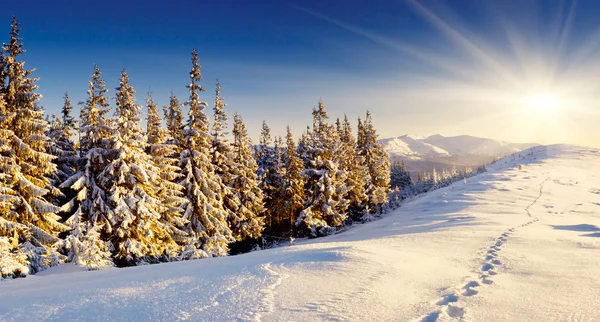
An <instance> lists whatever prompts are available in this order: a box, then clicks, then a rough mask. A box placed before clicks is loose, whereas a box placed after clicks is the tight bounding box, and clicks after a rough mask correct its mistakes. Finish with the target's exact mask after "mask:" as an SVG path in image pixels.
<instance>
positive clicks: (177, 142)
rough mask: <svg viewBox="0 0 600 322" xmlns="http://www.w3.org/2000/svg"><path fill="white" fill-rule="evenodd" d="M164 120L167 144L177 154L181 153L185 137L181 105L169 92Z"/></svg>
mask: <svg viewBox="0 0 600 322" xmlns="http://www.w3.org/2000/svg"><path fill="white" fill-rule="evenodd" d="M163 109H164V112H165V120H166V125H167V131H168V135H169V143H171V144H173V145H174V146H175V148H176V151H177V153H178V154H179V153H181V150H182V147H183V143H184V140H185V136H184V134H183V127H184V124H183V115H182V113H181V104H179V100H178V99H177V97H176V96H175V95H174V94H173V92H171V97H170V98H169V105H167V106H164V108H163Z"/></svg>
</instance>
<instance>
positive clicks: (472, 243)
mask: <svg viewBox="0 0 600 322" xmlns="http://www.w3.org/2000/svg"><path fill="white" fill-rule="evenodd" d="M530 152H532V153H530ZM521 155H522V156H523V157H522V158H519V156H518V155H517V156H516V157H508V158H507V159H504V160H501V161H500V162H498V163H496V164H494V165H493V166H491V167H490V168H489V169H488V170H489V171H488V172H487V173H485V174H482V175H479V176H476V177H473V178H471V179H469V180H468V182H467V183H466V184H465V183H463V182H457V183H455V184H453V185H452V186H450V187H447V188H444V189H440V190H437V191H434V192H431V193H429V194H427V195H425V196H423V197H421V198H418V199H416V200H414V201H411V202H408V203H406V204H404V205H403V206H402V207H401V208H400V209H398V210H396V211H395V212H393V213H390V214H388V215H386V216H384V218H383V219H381V220H378V221H375V222H372V223H369V224H365V225H360V226H357V227H355V228H353V229H351V230H349V231H347V232H345V233H342V234H338V235H335V236H330V237H327V238H320V239H315V240H309V241H300V242H299V243H296V244H295V245H293V246H291V247H282V248H277V249H271V250H266V251H259V252H254V253H249V254H245V255H240V256H231V257H224V258H214V259H208V260H196V261H187V262H180V263H170V264H160V265H152V266H143V267H132V268H124V269H116V268H115V269H108V270H103V271H95V272H81V271H79V270H78V269H77V267H75V266H73V265H70V264H69V265H63V266H61V267H57V268H52V269H50V270H48V271H45V272H42V273H40V274H38V275H35V276H30V277H27V278H25V279H17V280H12V281H2V282H0V320H2V321H37V320H106V321H130V320H167V321H172V320H205V321H228V320H265V321H314V320H340V321H411V320H417V321H420V320H424V321H436V320H437V321H445V320H455V319H456V320H469V321H593V320H596V321H598V320H599V319H600V312H599V311H598V310H599V309H600V153H599V152H598V151H597V150H595V149H588V148H579V147H571V146H551V147H537V148H533V150H529V151H526V152H523V153H521ZM519 164H521V165H522V167H521V169H519V167H518V165H519Z"/></svg>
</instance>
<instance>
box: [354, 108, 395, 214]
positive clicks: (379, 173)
mask: <svg viewBox="0 0 600 322" xmlns="http://www.w3.org/2000/svg"><path fill="white" fill-rule="evenodd" d="M357 141H358V153H359V155H360V156H361V157H362V160H363V162H364V164H365V166H366V167H367V171H368V172H369V179H370V180H369V181H368V182H367V186H366V192H367V196H369V200H368V203H367V206H368V209H369V210H370V211H371V213H380V212H381V211H382V210H383V208H382V207H383V205H384V204H385V203H387V195H388V192H389V183H390V161H389V156H388V154H387V153H386V152H385V150H384V148H383V147H382V146H381V145H380V144H379V143H378V142H377V132H376V131H375V128H374V127H373V123H372V121H371V113H370V112H368V111H367V115H366V118H365V121H364V122H361V121H360V119H359V128H358V140H357Z"/></svg>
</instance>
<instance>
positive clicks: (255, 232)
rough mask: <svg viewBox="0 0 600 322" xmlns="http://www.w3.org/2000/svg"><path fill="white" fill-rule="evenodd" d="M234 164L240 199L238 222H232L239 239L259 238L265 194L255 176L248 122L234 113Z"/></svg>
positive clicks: (236, 189)
mask: <svg viewBox="0 0 600 322" xmlns="http://www.w3.org/2000/svg"><path fill="white" fill-rule="evenodd" d="M232 156H233V159H232V161H233V163H234V164H235V167H233V168H232V181H231V185H230V186H231V188H232V189H233V191H234V193H235V194H236V196H237V198H238V200H239V203H240V204H239V208H238V211H237V213H236V221H233V222H230V227H231V230H232V231H233V236H234V237H235V238H236V240H238V241H246V240H247V239H256V238H259V237H260V236H261V235H262V231H263V229H264V212H265V208H264V204H263V194H262V190H261V189H260V187H259V181H258V178H257V175H256V171H257V169H258V165H257V164H256V160H255V159H254V155H253V151H252V142H251V141H250V138H249V137H248V131H247V130H246V125H245V124H244V121H243V120H242V117H241V116H240V115H238V114H234V116H233V151H232Z"/></svg>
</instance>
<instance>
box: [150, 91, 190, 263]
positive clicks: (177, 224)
mask: <svg viewBox="0 0 600 322" xmlns="http://www.w3.org/2000/svg"><path fill="white" fill-rule="evenodd" d="M146 107H147V109H148V118H147V122H146V126H147V128H146V133H147V143H148V144H147V148H146V149H147V151H148V154H149V156H150V158H151V160H152V163H153V164H154V166H156V167H157V168H158V169H157V170H158V177H157V178H156V180H157V181H158V186H157V187H156V188H157V190H156V198H157V199H158V200H159V201H160V207H159V209H158V211H159V213H160V214H161V218H160V219H159V220H160V222H161V224H162V225H164V226H163V227H164V229H165V230H166V232H167V234H168V235H169V236H171V238H172V239H173V240H174V241H175V242H176V243H177V244H178V245H180V246H183V245H185V244H187V243H188V238H189V235H188V234H186V233H185V232H184V231H183V227H184V226H185V224H186V223H187V222H186V221H185V220H184V219H183V208H182V205H183V204H185V202H186V199H185V198H183V187H182V186H181V185H179V184H178V183H177V182H178V181H179V179H180V178H181V169H180V168H179V165H178V163H179V159H178V158H176V157H175V155H176V153H175V151H176V148H177V147H176V145H175V144H173V143H171V142H172V140H170V138H169V135H168V134H167V131H165V130H164V129H163V128H162V126H161V119H160V115H159V113H158V106H157V105H156V103H155V101H154V99H153V98H152V96H151V93H150V92H148V97H147V98H146ZM180 253H181V247H179V246H176V245H175V244H173V243H170V242H169V243H167V244H165V255H166V256H165V259H166V260H174V259H178V258H179V254H180Z"/></svg>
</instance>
